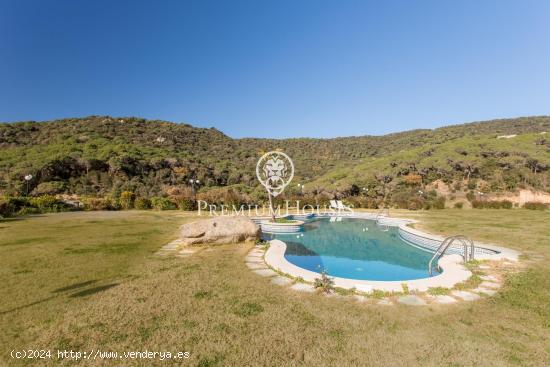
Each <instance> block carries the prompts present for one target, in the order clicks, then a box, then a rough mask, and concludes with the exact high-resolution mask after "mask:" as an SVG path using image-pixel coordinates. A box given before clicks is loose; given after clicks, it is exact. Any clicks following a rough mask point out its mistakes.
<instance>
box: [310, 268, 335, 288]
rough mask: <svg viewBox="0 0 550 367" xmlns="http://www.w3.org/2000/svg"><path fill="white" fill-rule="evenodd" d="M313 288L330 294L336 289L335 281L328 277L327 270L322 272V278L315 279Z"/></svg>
mask: <svg viewBox="0 0 550 367" xmlns="http://www.w3.org/2000/svg"><path fill="white" fill-rule="evenodd" d="M313 286H314V287H315V288H316V289H320V290H321V291H322V292H325V293H330V291H332V290H333V289H334V279H332V278H331V277H329V276H328V274H327V271H326V269H323V270H321V277H320V278H315V282H314V283H313Z"/></svg>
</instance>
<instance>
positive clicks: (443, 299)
mask: <svg viewBox="0 0 550 367" xmlns="http://www.w3.org/2000/svg"><path fill="white" fill-rule="evenodd" d="M430 299H433V300H434V302H435V303H439V304H442V305H446V304H449V303H455V302H456V298H453V297H451V296H445V295H437V296H431V297H430Z"/></svg>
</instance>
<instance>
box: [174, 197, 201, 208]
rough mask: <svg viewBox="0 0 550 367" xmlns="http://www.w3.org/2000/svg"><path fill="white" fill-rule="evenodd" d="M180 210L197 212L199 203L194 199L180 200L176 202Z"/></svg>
mask: <svg viewBox="0 0 550 367" xmlns="http://www.w3.org/2000/svg"><path fill="white" fill-rule="evenodd" d="M175 202H176V205H177V207H178V209H180V210H188V211H191V210H195V209H196V208H197V202H196V201H195V200H193V199H187V198H178V199H177V200H175Z"/></svg>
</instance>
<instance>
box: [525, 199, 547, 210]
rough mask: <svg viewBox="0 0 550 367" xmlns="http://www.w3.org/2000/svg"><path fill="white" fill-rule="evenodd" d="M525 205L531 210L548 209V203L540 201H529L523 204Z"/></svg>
mask: <svg viewBox="0 0 550 367" xmlns="http://www.w3.org/2000/svg"><path fill="white" fill-rule="evenodd" d="M523 207H524V208H525V209H529V210H545V209H548V204H545V203H540V202H538V201H529V202H527V203H525V204H523Z"/></svg>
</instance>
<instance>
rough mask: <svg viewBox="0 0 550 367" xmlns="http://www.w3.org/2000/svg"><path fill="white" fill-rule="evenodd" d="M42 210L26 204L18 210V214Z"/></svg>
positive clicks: (34, 212) (35, 212)
mask: <svg viewBox="0 0 550 367" xmlns="http://www.w3.org/2000/svg"><path fill="white" fill-rule="evenodd" d="M39 213H40V210H39V209H38V208H33V207H32V206H24V207H22V208H21V209H19V210H18V211H17V215H29V214H39Z"/></svg>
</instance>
